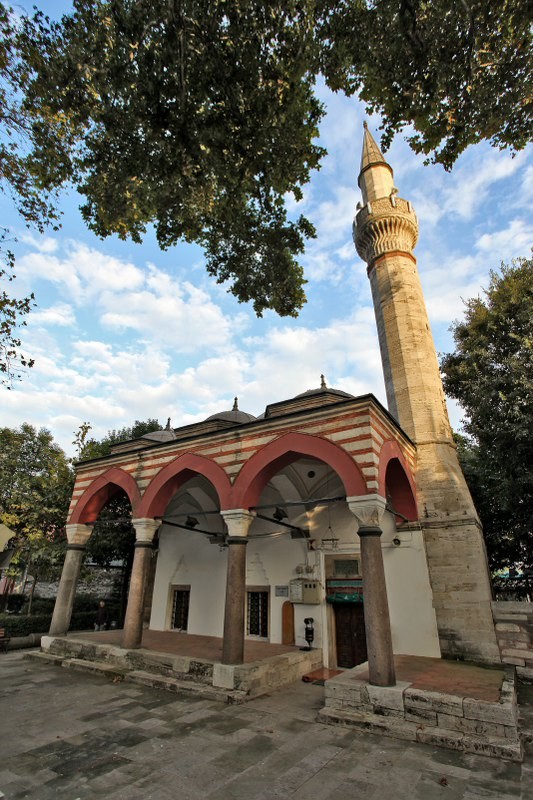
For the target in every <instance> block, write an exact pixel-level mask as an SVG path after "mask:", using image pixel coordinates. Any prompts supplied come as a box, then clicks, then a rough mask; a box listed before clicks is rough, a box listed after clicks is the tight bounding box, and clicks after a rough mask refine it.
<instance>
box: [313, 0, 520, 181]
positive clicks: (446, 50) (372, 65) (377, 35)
mask: <svg viewBox="0 0 533 800" xmlns="http://www.w3.org/2000/svg"><path fill="white" fill-rule="evenodd" d="M325 5H326V7H327V12H326V14H325V15H324V17H323V21H322V23H321V28H320V31H319V37H320V46H321V65H322V69H323V71H324V73H325V76H326V80H327V82H328V84H329V85H330V87H331V88H333V89H342V90H343V91H345V92H346V93H347V94H353V93H354V92H356V91H359V92H360V97H361V99H362V100H363V101H364V102H365V103H366V104H367V107H368V109H369V111H371V112H374V111H377V112H379V113H380V114H381V116H382V119H383V126H382V127H383V130H384V135H383V138H382V144H383V145H384V146H385V147H387V146H388V145H389V144H390V142H391V141H392V138H393V136H394V134H396V133H398V132H399V131H401V130H402V129H403V128H404V127H405V126H406V125H412V126H413V127H414V129H415V133H414V134H412V135H410V136H409V137H408V141H409V143H410V145H411V147H412V148H413V149H414V150H415V151H416V152H417V153H425V154H427V155H432V159H431V160H433V161H434V162H437V163H440V164H442V165H443V166H444V167H445V168H446V169H451V167H452V166H453V164H454V162H455V161H456V159H457V157H458V156H459V154H460V153H462V152H463V151H464V150H465V149H466V148H467V147H468V146H469V145H471V144H475V143H477V142H479V141H481V140H482V139H488V140H490V142H491V144H492V145H494V146H496V147H499V148H501V149H503V148H507V147H510V148H511V149H512V150H520V149H522V148H524V147H525V146H526V144H527V143H528V142H529V141H530V139H531V131H532V130H533V92H532V88H533V79H532V76H533V56H532V48H531V44H532V33H531V21H532V16H531V9H529V10H528V8H527V4H524V3H523V2H522V1H521V0H458V1H457V2H452V3H450V2H449V0H431V2H428V0H374V2H370V1H369V0H368V1H367V2H362V1H361V0H344V2H343V1H342V0H341V2H338V0H336V2H335V3H326V4H325Z"/></svg>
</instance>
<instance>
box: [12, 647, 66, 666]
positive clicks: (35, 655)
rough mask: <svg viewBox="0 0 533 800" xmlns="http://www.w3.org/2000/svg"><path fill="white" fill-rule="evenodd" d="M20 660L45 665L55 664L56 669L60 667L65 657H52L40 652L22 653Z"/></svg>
mask: <svg viewBox="0 0 533 800" xmlns="http://www.w3.org/2000/svg"><path fill="white" fill-rule="evenodd" d="M22 658H23V659H29V660H30V661H44V662H45V663H47V664H55V666H56V667H60V666H62V664H63V661H64V660H65V656H53V655H52V654H51V653H43V652H42V651H40V650H37V651H32V652H30V653H24V655H23V656H22Z"/></svg>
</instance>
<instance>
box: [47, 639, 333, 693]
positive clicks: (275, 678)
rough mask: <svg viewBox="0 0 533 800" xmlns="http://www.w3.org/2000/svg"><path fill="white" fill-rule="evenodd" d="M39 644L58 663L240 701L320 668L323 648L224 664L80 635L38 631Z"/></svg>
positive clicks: (162, 686)
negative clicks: (145, 678)
mask: <svg viewBox="0 0 533 800" xmlns="http://www.w3.org/2000/svg"><path fill="white" fill-rule="evenodd" d="M41 647H42V651H43V652H41V653H40V654H39V656H40V657H41V658H42V659H43V660H48V661H50V659H55V660H56V662H55V663H59V664H62V665H63V666H72V668H79V669H87V670H91V671H94V672H102V673H107V674H116V675H123V676H130V675H131V674H134V673H135V674H141V675H150V676H151V680H152V683H151V684H150V685H154V686H155V685H158V686H159V687H160V688H168V687H172V686H179V687H180V689H181V690H183V691H194V692H196V693H198V691H199V690H198V687H203V688H204V689H205V690H206V691H207V692H208V694H207V695H206V696H209V697H211V698H214V699H217V698H219V699H223V701H224V702H241V700H240V699H238V698H241V697H245V698H247V699H252V698H253V697H257V696H259V695H262V694H266V693H268V692H270V691H273V690H275V689H277V688H280V687H281V686H285V685H287V684H288V683H292V682H293V681H296V680H299V679H301V678H302V677H303V676H304V675H305V674H307V673H308V672H312V671H313V670H315V669H317V668H319V667H322V651H321V650H320V649H318V648H317V649H314V650H304V651H299V650H298V651H295V652H289V653H284V654H282V655H276V656H269V657H268V658H265V659H263V660H261V661H254V662H251V663H246V664H239V665H224V664H220V663H219V662H217V661H211V660H209V659H207V658H194V657H192V656H180V655H175V654H171V653H163V652H159V651H155V650H147V649H145V648H139V649H135V650H123V649H122V648H120V647H117V646H116V645H111V644H103V643H101V642H93V641H89V640H87V639H83V638H79V637H76V638H74V637H72V638H67V637H60V636H58V637H54V636H43V638H42V642H41ZM67 662H68V663H67ZM125 679H126V678H125ZM128 679H129V677H128ZM191 687H193V688H191ZM173 691H177V689H173ZM229 697H231V698H237V699H228V698H229Z"/></svg>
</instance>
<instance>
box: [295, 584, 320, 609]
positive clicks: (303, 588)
mask: <svg viewBox="0 0 533 800" xmlns="http://www.w3.org/2000/svg"><path fill="white" fill-rule="evenodd" d="M289 600H290V601H291V603H309V604H310V605H316V604H317V603H320V600H321V598H320V582H319V581H316V580H313V579H311V578H295V580H292V581H291V582H290V584H289Z"/></svg>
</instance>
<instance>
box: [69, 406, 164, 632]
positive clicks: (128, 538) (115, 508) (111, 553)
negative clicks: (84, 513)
mask: <svg viewBox="0 0 533 800" xmlns="http://www.w3.org/2000/svg"><path fill="white" fill-rule="evenodd" d="M90 428H91V426H90V424H89V423H88V422H84V423H83V424H82V425H81V426H80V428H79V431H78V433H77V434H76V440H75V442H77V443H78V445H79V451H78V455H79V457H80V459H84V460H87V459H92V458H101V457H102V456H107V455H109V453H110V452H111V447H112V446H113V445H114V444H118V443H119V442H125V441H128V440H130V439H138V438H140V437H141V436H143V435H144V434H145V433H151V432H152V431H158V430H161V425H160V424H159V422H158V420H156V419H147V420H143V421H140V420H135V422H134V423H133V425H131V426H130V427H128V426H126V427H124V428H120V429H119V430H112V431H108V432H107V434H106V436H104V437H103V438H102V439H101V440H100V441H98V440H96V439H87V438H86V437H87V433H88V431H89V430H90ZM131 518H132V515H131V505H130V501H129V499H128V496H127V494H126V493H125V492H123V491H119V492H118V493H117V494H115V495H114V496H113V497H112V498H111V499H110V500H109V501H108V502H107V503H106V505H105V506H104V508H103V509H102V510H101V511H100V514H99V515H98V519H97V520H96V522H95V524H94V527H93V530H92V533H91V536H90V539H89V541H88V543H87V555H88V557H89V558H90V559H92V560H93V561H94V562H95V563H96V564H98V566H101V567H109V566H110V565H111V564H112V563H113V562H114V561H116V562H120V563H121V564H122V575H121V581H120V604H121V613H122V616H123V615H124V613H125V610H126V603H127V596H128V585H129V579H130V575H131V569H132V566H133V553H134V544H135V530H134V528H133V525H132V523H131Z"/></svg>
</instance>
